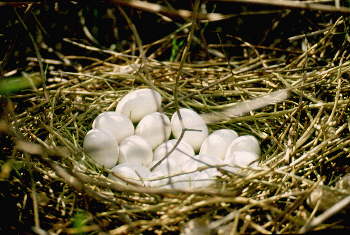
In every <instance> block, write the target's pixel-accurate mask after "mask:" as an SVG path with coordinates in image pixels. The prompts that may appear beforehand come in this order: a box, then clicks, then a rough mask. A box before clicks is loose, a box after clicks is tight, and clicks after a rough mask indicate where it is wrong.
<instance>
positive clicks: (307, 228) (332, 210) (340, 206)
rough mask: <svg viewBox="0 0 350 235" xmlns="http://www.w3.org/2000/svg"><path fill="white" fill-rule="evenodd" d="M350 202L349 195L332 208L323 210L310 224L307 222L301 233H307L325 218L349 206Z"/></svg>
mask: <svg viewBox="0 0 350 235" xmlns="http://www.w3.org/2000/svg"><path fill="white" fill-rule="evenodd" d="M349 204H350V196H347V197H346V198H344V199H342V200H341V201H339V202H337V203H336V204H335V205H333V206H332V207H331V208H329V209H328V210H326V211H325V212H323V213H322V214H321V215H319V216H317V217H316V218H314V219H313V220H312V221H311V223H310V224H306V225H305V226H304V227H302V229H301V230H300V233H306V232H308V231H310V230H311V229H312V228H314V227H316V226H318V225H320V224H321V223H323V222H324V221H325V220H327V219H328V218H330V217H331V216H333V215H335V214H336V213H338V212H339V211H341V210H342V209H344V208H345V207H347V206H348V205H349Z"/></svg>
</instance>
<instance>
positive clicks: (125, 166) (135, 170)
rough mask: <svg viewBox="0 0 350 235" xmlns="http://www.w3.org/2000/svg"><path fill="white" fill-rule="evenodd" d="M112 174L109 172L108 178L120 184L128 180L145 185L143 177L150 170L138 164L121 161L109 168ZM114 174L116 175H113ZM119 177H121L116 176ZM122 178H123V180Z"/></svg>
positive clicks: (145, 177)
mask: <svg viewBox="0 0 350 235" xmlns="http://www.w3.org/2000/svg"><path fill="white" fill-rule="evenodd" d="M111 171H112V174H109V176H108V177H109V178H110V179H112V180H114V181H117V182H118V183H120V184H125V185H127V184H128V181H130V182H132V183H135V184H138V185H143V186H144V185H145V181H144V180H145V179H147V178H148V177H149V175H150V174H151V172H150V170H148V169H147V168H145V167H143V166H141V165H139V164H131V163H122V164H119V165H117V166H115V167H113V168H112V169H111ZM115 175H116V176H115ZM118 177H121V178H122V179H120V178H118ZM123 179H124V180H123Z"/></svg>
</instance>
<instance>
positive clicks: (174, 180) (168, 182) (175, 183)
mask: <svg viewBox="0 0 350 235" xmlns="http://www.w3.org/2000/svg"><path fill="white" fill-rule="evenodd" d="M148 182H149V183H146V185H147V186H148V187H157V188H162V189H181V190H190V189H191V177H190V175H178V176H173V177H163V176H162V173H161V172H159V171H158V172H152V173H151V174H150V177H149V179H148Z"/></svg>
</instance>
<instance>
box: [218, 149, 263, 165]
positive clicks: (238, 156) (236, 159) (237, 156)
mask: <svg viewBox="0 0 350 235" xmlns="http://www.w3.org/2000/svg"><path fill="white" fill-rule="evenodd" d="M257 160H259V156H258V155H257V154H256V153H253V152H247V151H234V152H227V153H226V156H225V160H224V162H225V163H227V164H229V165H231V166H233V167H237V168H238V169H240V168H241V167H243V168H245V167H255V166H257V165H258V162H257Z"/></svg>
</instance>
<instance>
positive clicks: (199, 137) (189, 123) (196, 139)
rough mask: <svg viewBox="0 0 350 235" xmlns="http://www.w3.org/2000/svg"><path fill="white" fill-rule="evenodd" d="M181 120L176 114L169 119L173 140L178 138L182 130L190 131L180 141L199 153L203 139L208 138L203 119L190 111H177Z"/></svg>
mask: <svg viewBox="0 0 350 235" xmlns="http://www.w3.org/2000/svg"><path fill="white" fill-rule="evenodd" d="M179 112H180V115H181V118H182V119H181V120H180V118H179V116H178V112H175V113H174V114H173V116H172V117H171V130H172V132H173V135H174V136H175V138H180V136H181V132H182V130H183V129H184V128H186V129H192V130H188V131H186V132H185V134H184V136H183V138H182V140H184V141H185V142H186V143H189V144H190V145H192V147H193V149H194V150H195V151H196V152H197V151H199V149H200V147H201V145H202V143H203V141H204V139H205V138H206V137H207V136H208V127H207V125H206V124H205V122H204V120H203V118H202V117H201V116H199V115H198V113H196V112H195V111H193V110H191V109H184V108H182V109H179Z"/></svg>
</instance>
